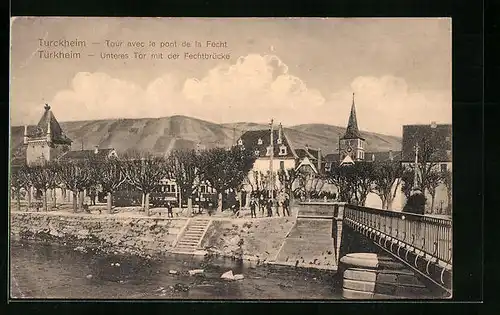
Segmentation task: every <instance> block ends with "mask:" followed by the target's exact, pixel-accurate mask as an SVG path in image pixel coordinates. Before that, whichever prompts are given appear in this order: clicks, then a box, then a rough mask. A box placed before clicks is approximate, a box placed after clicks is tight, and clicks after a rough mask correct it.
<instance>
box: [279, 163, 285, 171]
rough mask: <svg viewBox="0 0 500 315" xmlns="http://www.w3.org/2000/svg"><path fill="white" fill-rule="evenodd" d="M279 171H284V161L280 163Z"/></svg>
mask: <svg viewBox="0 0 500 315" xmlns="http://www.w3.org/2000/svg"><path fill="white" fill-rule="evenodd" d="M280 170H282V171H283V170H285V161H280Z"/></svg>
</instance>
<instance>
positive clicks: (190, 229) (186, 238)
mask: <svg viewBox="0 0 500 315" xmlns="http://www.w3.org/2000/svg"><path fill="white" fill-rule="evenodd" d="M210 223H211V220H210V219H190V220H189V222H188V223H187V226H186V228H185V229H184V231H183V232H181V235H180V236H179V238H178V242H177V243H176V244H175V247H174V252H176V253H193V252H195V251H196V250H198V248H199V246H200V244H201V241H202V240H203V237H204V236H205V233H206V232H207V230H208V227H209V226H210Z"/></svg>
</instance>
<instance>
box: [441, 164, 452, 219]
mask: <svg viewBox="0 0 500 315" xmlns="http://www.w3.org/2000/svg"><path fill="white" fill-rule="evenodd" d="M441 178H442V182H443V184H444V185H445V186H446V197H447V201H448V205H447V209H446V213H447V214H451V207H452V202H451V193H452V184H453V181H452V175H451V171H450V170H446V171H443V172H442V173H441Z"/></svg>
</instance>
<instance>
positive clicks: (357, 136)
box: [339, 93, 365, 161]
mask: <svg viewBox="0 0 500 315" xmlns="http://www.w3.org/2000/svg"><path fill="white" fill-rule="evenodd" d="M339 151H340V152H339V153H340V161H343V160H344V159H345V158H346V156H350V158H351V159H352V160H353V161H363V160H364V159H365V139H364V138H363V137H362V136H361V133H360V132H359V129H358V120H357V119H356V106H355V105H354V93H353V94H352V106H351V114H350V116H349V122H348V123H347V129H346V132H345V134H344V136H343V137H342V138H340V140H339Z"/></svg>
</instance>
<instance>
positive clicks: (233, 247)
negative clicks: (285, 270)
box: [201, 217, 295, 263]
mask: <svg viewBox="0 0 500 315" xmlns="http://www.w3.org/2000/svg"><path fill="white" fill-rule="evenodd" d="M294 224H295V219H294V218H283V217H281V218H272V219H259V220H241V219H240V220H232V221H229V220H220V221H215V220H214V221H212V224H211V226H210V227H209V228H208V230H207V233H206V234H205V237H204V238H203V241H202V242H201V247H202V248H203V249H205V250H206V251H207V252H208V253H209V254H214V255H220V256H225V257H232V258H237V259H244V260H251V261H257V262H258V261H260V262H262V263H266V262H272V261H274V259H275V258H276V256H277V254H278V252H279V250H280V248H281V246H282V244H283V243H284V241H285V238H286V236H287V234H288V232H289V231H290V229H291V228H292V227H293V225H294Z"/></svg>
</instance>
